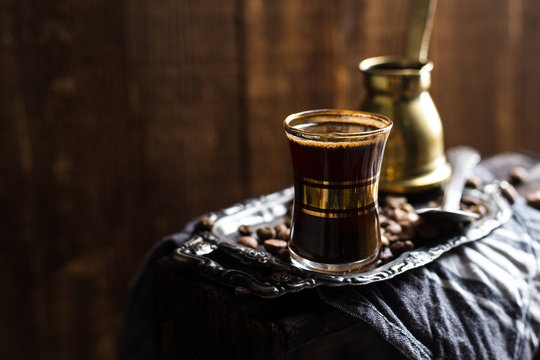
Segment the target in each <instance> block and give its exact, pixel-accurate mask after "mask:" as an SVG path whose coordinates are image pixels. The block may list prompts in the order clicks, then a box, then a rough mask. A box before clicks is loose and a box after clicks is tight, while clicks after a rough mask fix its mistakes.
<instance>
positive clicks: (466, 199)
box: [461, 195, 482, 206]
mask: <svg viewBox="0 0 540 360" xmlns="http://www.w3.org/2000/svg"><path fill="white" fill-rule="evenodd" d="M461 204H463V205H465V206H480V205H482V201H481V200H480V199H478V198H475V197H473V196H469V195H464V196H463V197H462V198H461Z"/></svg>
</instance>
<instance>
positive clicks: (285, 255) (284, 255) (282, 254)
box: [277, 249, 291, 262]
mask: <svg viewBox="0 0 540 360" xmlns="http://www.w3.org/2000/svg"><path fill="white" fill-rule="evenodd" d="M277 257H278V258H280V259H281V260H283V261H285V262H289V261H290V260H291V255H290V254H289V250H287V249H280V250H279V251H278V252H277Z"/></svg>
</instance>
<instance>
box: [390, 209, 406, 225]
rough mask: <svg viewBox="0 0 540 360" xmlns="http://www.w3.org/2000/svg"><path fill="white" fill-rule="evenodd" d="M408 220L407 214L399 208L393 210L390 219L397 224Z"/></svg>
mask: <svg viewBox="0 0 540 360" xmlns="http://www.w3.org/2000/svg"><path fill="white" fill-rule="evenodd" d="M408 218H409V213H408V212H406V211H405V210H403V209H401V208H397V209H394V213H393V217H392V219H393V220H395V221H397V222H399V221H402V220H407V219H408Z"/></svg>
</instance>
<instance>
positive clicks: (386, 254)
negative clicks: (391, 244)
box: [379, 247, 394, 265]
mask: <svg viewBox="0 0 540 360" xmlns="http://www.w3.org/2000/svg"><path fill="white" fill-rule="evenodd" d="M379 260H381V265H383V264H386V263H387V262H389V261H391V260H394V255H392V251H390V248H388V247H387V248H384V249H383V250H382V251H381V253H380V254H379Z"/></svg>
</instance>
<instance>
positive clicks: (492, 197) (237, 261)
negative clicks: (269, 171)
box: [174, 184, 512, 298]
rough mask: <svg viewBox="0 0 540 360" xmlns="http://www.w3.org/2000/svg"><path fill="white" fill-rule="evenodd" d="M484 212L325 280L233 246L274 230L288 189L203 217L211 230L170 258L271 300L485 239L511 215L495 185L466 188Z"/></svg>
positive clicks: (357, 281)
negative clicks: (256, 231) (457, 228)
mask: <svg viewBox="0 0 540 360" xmlns="http://www.w3.org/2000/svg"><path fill="white" fill-rule="evenodd" d="M466 193H467V195H469V196H473V197H476V198H477V199H479V200H480V201H482V202H483V204H484V205H485V206H486V208H487V214H486V216H484V217H483V218H482V219H480V220H479V221H477V222H474V223H472V224H471V225H469V226H468V227H465V228H464V229H463V230H462V231H461V232H460V233H457V234H454V235H453V236H450V237H448V238H445V239H439V240H436V241H433V242H430V243H428V244H426V245H424V246H422V247H419V248H417V249H414V250H412V251H408V252H405V253H403V254H402V255H401V256H399V257H398V258H396V259H394V260H392V261H390V262H388V263H386V264H384V265H381V266H378V267H376V268H374V269H372V270H368V271H365V272H362V273H355V274H344V275H326V274H318V273H313V272H309V271H304V270H300V269H298V268H296V267H294V266H293V265H292V264H291V263H290V262H284V261H282V260H281V259H279V258H277V257H275V256H273V255H271V254H270V253H268V252H266V251H265V250H264V249H263V248H262V247H260V249H252V248H247V247H244V246H242V245H239V244H237V243H236V239H237V237H238V232H237V229H238V226H239V225H253V226H255V227H260V226H274V225H276V224H278V223H281V222H283V220H284V217H285V216H286V213H287V206H288V205H289V204H290V202H291V200H292V197H293V188H287V189H284V190H282V191H279V192H276V193H273V194H270V195H266V196H263V197H261V198H257V199H251V200H247V201H245V202H242V203H239V204H236V205H233V206H231V207H229V208H226V209H223V210H220V211H217V212H214V213H210V214H207V216H210V217H211V218H212V219H213V220H214V221H215V225H214V227H213V228H212V231H211V232H209V231H195V232H194V233H193V235H192V237H191V238H190V239H189V240H188V241H186V242H185V243H184V244H183V245H182V246H181V247H180V248H178V249H177V250H176V251H175V253H174V258H175V259H176V260H177V261H179V262H182V263H185V264H189V265H191V266H193V267H194V268H195V271H197V272H198V273H199V274H201V275H202V276H205V277H207V278H209V279H212V280H215V281H218V282H220V283H222V284H225V285H228V286H234V287H237V286H241V287H244V288H247V289H248V290H250V291H251V292H252V293H254V294H255V295H258V296H260V297H265V298H273V297H277V296H281V295H283V294H287V293H292V292H297V291H300V290H303V289H308V288H314V287H316V286H344V285H353V286H358V285H366V284H370V283H373V282H377V281H384V280H388V279H391V278H393V277H395V276H397V275H399V274H402V273H404V272H406V271H408V270H410V269H414V268H418V267H421V266H424V265H426V264H428V263H430V262H432V261H434V260H435V259H437V258H438V257H439V256H441V255H442V254H444V253H445V252H448V251H449V250H451V249H453V248H455V247H457V246H460V245H462V244H466V243H468V242H472V241H475V240H478V239H480V238H483V237H485V236H486V235H488V234H489V233H490V232H491V231H493V230H494V229H496V228H497V227H499V226H501V225H502V224H504V223H505V222H506V221H507V220H508V219H509V218H510V217H511V215H512V210H511V207H510V205H509V204H508V203H507V201H506V200H505V199H504V198H503V197H502V196H501V194H500V192H499V186H498V185H497V184H490V185H487V186H485V187H484V189H483V190H482V191H478V190H470V189H466Z"/></svg>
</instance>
